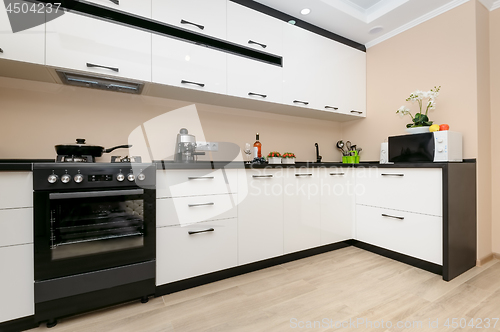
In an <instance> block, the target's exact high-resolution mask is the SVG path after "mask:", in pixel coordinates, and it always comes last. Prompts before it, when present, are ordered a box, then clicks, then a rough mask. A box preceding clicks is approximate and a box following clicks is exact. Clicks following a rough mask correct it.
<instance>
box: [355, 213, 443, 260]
mask: <svg viewBox="0 0 500 332" xmlns="http://www.w3.org/2000/svg"><path fill="white" fill-rule="evenodd" d="M356 239H357V240H359V241H363V242H366V243H369V244H373V245H376V246H379V247H382V248H385V249H389V250H393V251H396V252H399V253H402V254H405V255H408V256H412V257H416V258H419V259H422V260H425V261H428V262H432V263H436V264H439V265H442V264H443V225H442V218H441V217H436V216H427V215H421V214H416V213H410V212H402V211H394V210H388V209H381V208H374V207H368V206H361V205H358V206H357V207H356Z"/></svg>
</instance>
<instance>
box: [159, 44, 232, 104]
mask: <svg viewBox="0 0 500 332" xmlns="http://www.w3.org/2000/svg"><path fill="white" fill-rule="evenodd" d="M152 43H153V60H152V61H153V69H152V71H153V76H152V80H153V82H154V83H160V84H167V85H171V86H177V87H182V88H191V89H196V90H201V91H207V92H213V93H220V94H225V93H226V70H227V69H226V53H224V52H220V51H216V50H213V49H210V48H207V47H204V46H201V45H196V44H193V43H188V42H184V41H180V40H176V39H173V38H169V37H165V36H159V35H153V39H152Z"/></svg>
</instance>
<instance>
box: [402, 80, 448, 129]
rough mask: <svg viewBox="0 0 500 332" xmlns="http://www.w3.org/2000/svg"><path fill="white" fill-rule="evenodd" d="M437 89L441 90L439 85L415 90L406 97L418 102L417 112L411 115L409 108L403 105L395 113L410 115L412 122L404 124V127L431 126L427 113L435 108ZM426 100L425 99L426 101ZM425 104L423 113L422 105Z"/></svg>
mask: <svg viewBox="0 0 500 332" xmlns="http://www.w3.org/2000/svg"><path fill="white" fill-rule="evenodd" d="M439 90H441V86H438V87H436V86H435V87H434V88H433V89H430V91H420V90H417V91H415V92H413V93H412V94H411V95H410V97H408V98H407V99H406V101H410V102H412V103H415V102H418V106H419V112H418V113H416V114H415V116H413V115H412V114H411V113H410V110H409V109H408V108H406V107H405V106H401V107H400V108H399V109H398V110H397V111H396V113H397V114H400V115H401V116H402V117H403V116H405V115H409V116H410V117H411V120H412V121H413V122H412V123H409V124H407V125H406V128H414V127H424V126H431V125H432V121H429V117H428V113H429V110H433V109H435V108H436V99H437V97H438V95H439ZM426 100H427V101H426ZM423 106H425V113H424V112H422V107H423Z"/></svg>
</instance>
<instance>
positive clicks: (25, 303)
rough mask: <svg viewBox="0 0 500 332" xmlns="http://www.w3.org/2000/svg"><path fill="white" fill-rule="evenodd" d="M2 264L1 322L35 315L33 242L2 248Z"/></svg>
mask: <svg viewBox="0 0 500 332" xmlns="http://www.w3.org/2000/svg"><path fill="white" fill-rule="evenodd" d="M0 266H1V267H2V273H0V294H2V296H1V297H0V308H2V310H0V322H4V321H8V320H12V319H17V318H21V317H26V316H31V315H33V314H34V313H35V295H34V293H35V289H34V278H35V276H34V267H33V266H34V263H33V244H25V245H21V246H11V247H4V248H0Z"/></svg>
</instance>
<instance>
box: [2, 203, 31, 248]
mask: <svg viewBox="0 0 500 332" xmlns="http://www.w3.org/2000/svg"><path fill="white" fill-rule="evenodd" d="M27 243H33V208H22V209H3V210H1V209H0V247H5V246H13V245H19V244H27Z"/></svg>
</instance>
